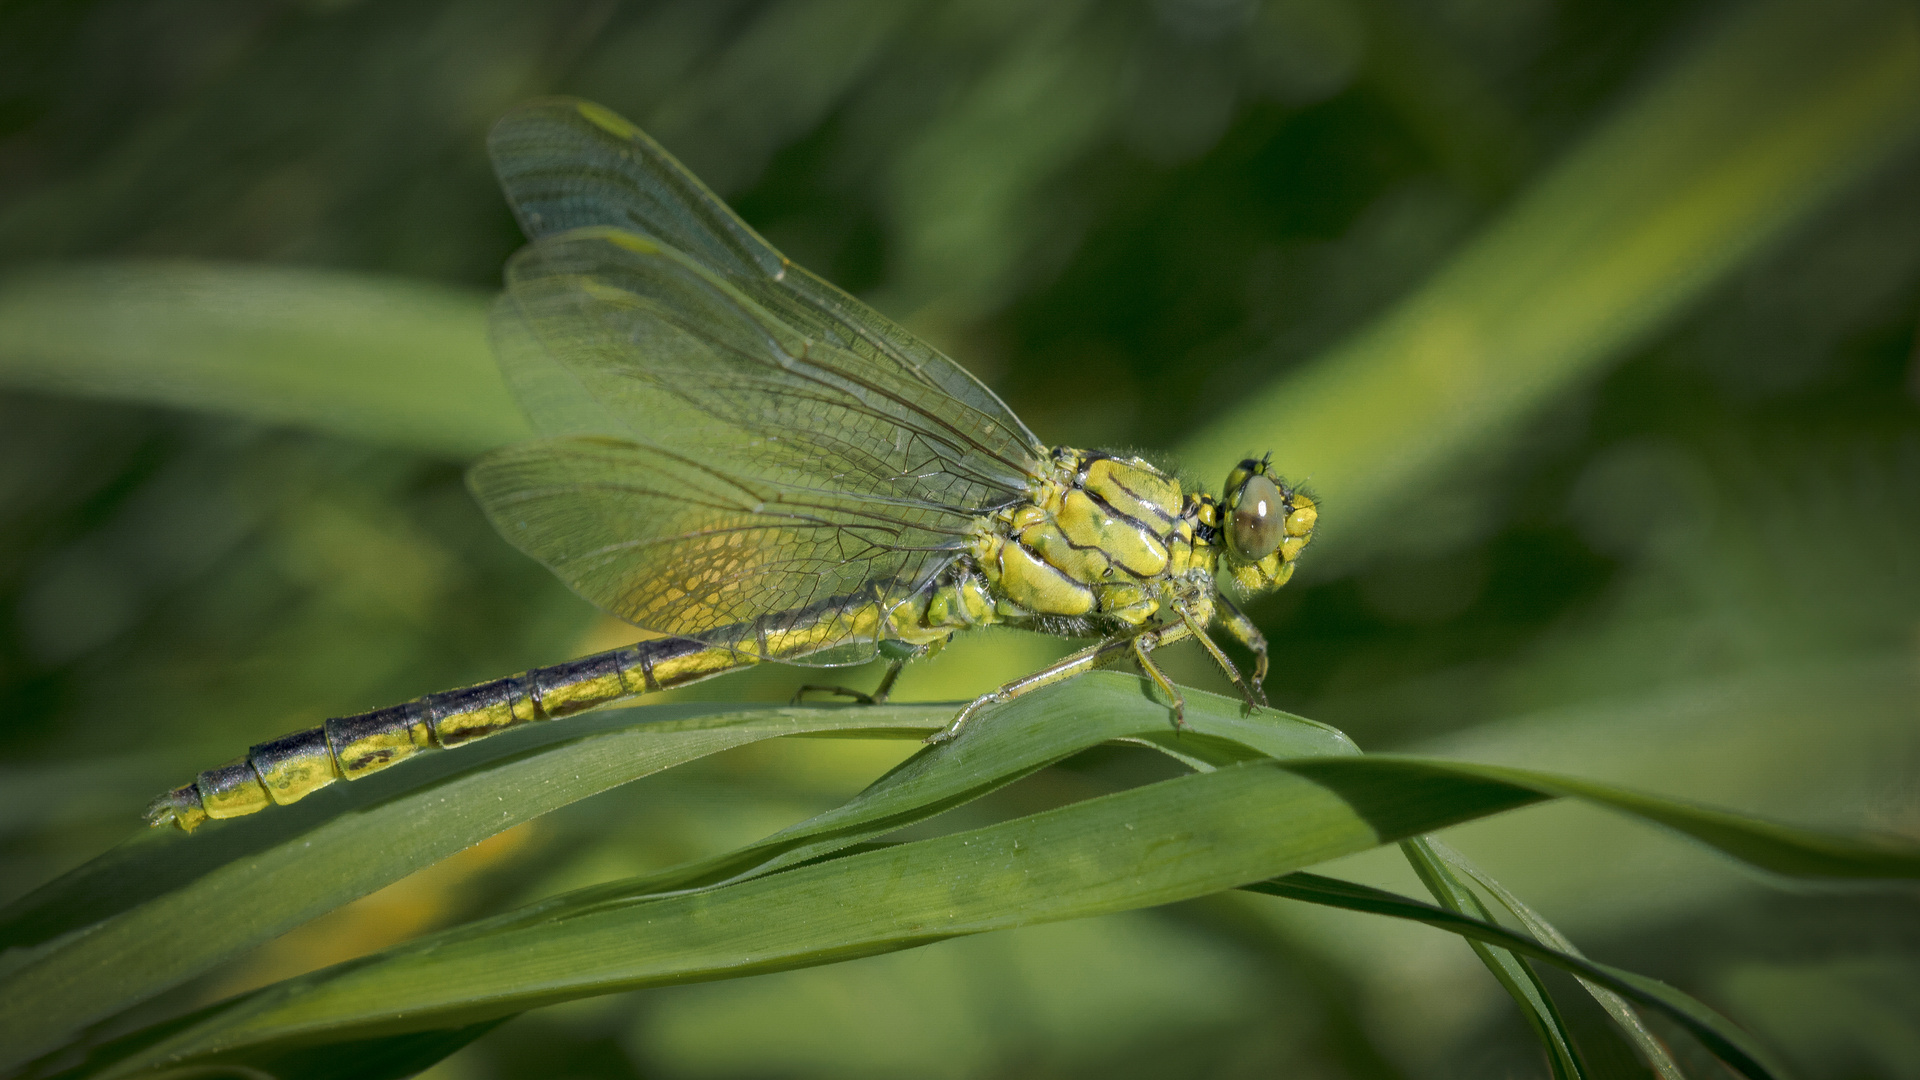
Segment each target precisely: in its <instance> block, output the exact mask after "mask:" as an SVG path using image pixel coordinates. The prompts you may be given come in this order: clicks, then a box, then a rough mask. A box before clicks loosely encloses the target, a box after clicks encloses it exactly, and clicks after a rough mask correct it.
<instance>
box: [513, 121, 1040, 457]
mask: <svg viewBox="0 0 1920 1080" xmlns="http://www.w3.org/2000/svg"><path fill="white" fill-rule="evenodd" d="M488 149H489V151H490V152H491V153H492V155H493V162H494V170H495V172H496V173H498V175H499V177H500V185H501V187H502V188H503V189H504V190H505V191H506V193H507V198H508V200H509V201H510V202H511V203H512V204H513V208H514V213H515V214H516V215H517V216H518V217H519V219H520V224H521V226H522V228H524V229H525V230H526V233H527V236H528V237H529V238H531V239H533V240H536V241H538V240H540V239H541V238H543V237H548V236H553V235H557V234H560V233H565V232H569V231H571V230H574V229H579V228H583V227H592V226H612V227H616V228H621V229H625V230H629V231H632V232H637V233H639V234H641V235H643V236H647V237H651V238H653V239H655V240H657V241H659V242H661V243H662V244H664V245H666V246H667V247H671V248H674V249H676V250H678V251H680V252H683V253H684V254H686V255H687V256H689V257H690V258H692V259H693V260H694V261H696V262H698V263H700V264H701V265H703V266H706V267H707V268H709V269H711V270H712V271H713V272H714V273H715V274H717V275H718V276H719V277H720V278H722V279H723V280H725V281H726V282H727V283H728V284H730V285H731V286H733V287H734V288H735V289H737V290H738V291H739V292H740V293H741V294H742V295H744V296H746V297H748V298H749V299H751V300H752V301H753V302H754V303H755V304H756V305H757V306H758V307H760V308H761V309H763V310H764V311H765V312H767V313H768V314H770V315H771V316H773V318H774V319H776V320H777V321H779V322H781V323H783V324H785V325H786V326H789V327H791V328H793V329H794V330H795V331H797V332H798V333H799V334H801V335H802V336H804V337H806V338H809V339H811V340H813V341H815V342H819V343H821V344H823V345H827V346H831V347H833V348H835V349H838V350H841V351H842V352H843V353H844V354H845V356H844V357H843V358H842V359H841V361H840V362H841V363H842V364H843V365H844V366H847V367H849V368H858V369H862V370H872V371H884V372H887V373H889V374H891V375H892V376H894V377H895V378H902V379H906V380H910V381H914V382H919V383H921V384H923V385H925V386H927V387H929V388H933V389H937V390H939V391H942V392H943V394H944V397H945V398H946V399H948V401H947V402H944V403H943V404H942V405H941V407H940V411H941V414H942V415H943V416H946V417H947V418H949V419H950V420H952V421H953V422H955V423H958V424H960V425H962V426H965V427H967V428H968V429H969V430H971V431H973V432H974V433H975V434H976V436H977V437H978V438H980V439H981V440H983V441H990V442H994V443H995V444H996V445H998V446H999V447H1000V449H1001V451H1002V453H1003V454H1004V455H1006V456H1019V455H1020V454H1025V455H1029V456H1032V455H1037V454H1039V453H1041V450H1040V444H1039V441H1038V440H1036V439H1035V438H1034V437H1033V433H1032V432H1030V431H1028V430H1027V428H1026V426H1025V425H1024V424H1022V423H1021V422H1020V420H1019V418H1018V417H1016V416H1014V414H1013V412H1012V410H1010V409H1008V408H1007V407H1006V405H1005V404H1004V403H1002V402H1001V401H1000V399H999V398H998V397H996V396H995V395H994V393H993V392H992V391H991V390H988V389H987V388H986V387H985V386H983V385H982V384H981V383H980V381H979V380H977V379H975V378H974V377H973V376H972V375H971V374H970V373H968V372H967V370H966V369H964V368H962V367H960V366H959V365H958V364H955V363H954V362H953V361H952V360H950V359H948V358H947V357H946V356H944V355H942V354H941V353H940V352H939V351H938V350H936V349H934V348H932V347H931V346H929V345H927V344H926V343H924V342H922V341H920V340H918V339H917V338H915V337H914V336H913V335H912V334H909V333H908V332H907V331H906V330H904V329H902V328H901V327H900V326H898V325H896V324H895V323H893V322H892V321H891V320H889V319H887V318H886V317H885V316H883V315H881V314H880V313H879V312H876V311H874V310H873V309H872V308H869V307H868V306H866V305H865V304H862V303H861V302H860V301H858V300H856V299H854V298H853V297H851V296H848V295H847V294H846V293H844V292H842V291H840V290H839V289H837V288H835V287H834V286H832V285H830V284H828V283H827V282H825V281H822V280H820V279H819V278H817V277H815V276H814V275H812V274H810V273H808V272H807V271H806V270H804V269H802V268H800V267H798V266H794V265H793V264H792V263H790V262H788V261H787V259H786V257H785V256H783V255H781V254H780V253H779V252H778V251H775V250H774V249H773V247H772V246H771V245H769V244H768V243H767V242H766V241H765V240H763V239H761V238H760V236H759V234H757V233H755V232H754V231H753V230H752V229H751V228H749V227H748V226H747V224H746V223H745V222H743V221H741V220H740V218H739V217H738V216H736V215H735V214H734V213H733V211H731V210H729V209H728V208H727V207H726V205H725V204H724V203H722V202H721V201H720V200H719V199H717V198H715V197H714V195H713V193H712V192H710V191H708V190H707V189H706V187H705V186H704V185H702V184H701V183H700V181H699V180H697V179H695V178H694V176H693V174H691V173H689V172H687V170H686V169H684V168H683V167H681V165H680V163H679V162H677V161H675V160H674V159H673V157H672V155H670V154H668V153H667V152H666V151H665V150H664V149H662V148H661V147H660V145H659V144H658V143H656V142H654V141H653V140H652V139H650V138H648V137H647V136H646V135H645V134H644V133H643V132H641V131H640V130H639V129H638V128H635V127H634V126H633V125H632V124H629V123H627V122H626V121H625V120H623V119H621V118H620V117H618V116H616V115H614V114H613V113H611V112H609V111H608V110H606V109H604V108H602V107H600V106H598V105H594V104H592V103H590V102H585V101H579V100H575V99H570V98H551V99H546V100H542V101H534V102H529V103H527V104H525V105H521V106H519V107H517V108H515V109H514V110H512V111H511V112H509V113H508V114H507V115H506V116H505V117H503V118H502V119H501V120H500V121H499V123H497V124H496V125H495V126H494V129H493V132H492V134H491V135H490V136H489V138H488ZM541 377H544V376H543V375H542V374H540V373H538V372H536V371H534V370H532V369H526V370H523V372H522V373H521V375H520V377H519V379H518V380H517V381H519V382H520V383H521V384H522V385H526V384H528V383H531V382H533V381H535V380H537V379H538V378H541ZM562 396H564V394H563V395H562ZM534 420H535V423H536V424H540V425H547V426H546V427H545V428H544V429H545V430H548V431H550V432H559V431H571V430H579V429H578V428H577V427H566V426H564V425H566V424H568V423H571V422H574V421H577V420H578V414H567V413H561V414H549V415H538V414H536V415H535V417H534Z"/></svg>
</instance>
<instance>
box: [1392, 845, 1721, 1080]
mask: <svg viewBox="0 0 1920 1080" xmlns="http://www.w3.org/2000/svg"><path fill="white" fill-rule="evenodd" d="M1424 843H1425V846H1426V847H1427V848H1428V849H1429V851H1430V852H1431V853H1432V855H1434V856H1436V857H1438V858H1439V859H1441V860H1444V862H1445V864H1446V866H1447V867H1448V868H1450V869H1452V870H1455V871H1458V872H1459V873H1461V874H1464V875H1466V876H1467V877H1468V878H1471V879H1472V880H1473V882H1474V883H1475V884H1477V885H1479V886H1480V887H1481V888H1483V889H1485V890H1487V892H1488V893H1490V894H1492V895H1493V898H1494V899H1495V900H1498V901H1499V902H1500V906H1502V907H1504V908H1506V909H1507V910H1508V911H1509V912H1512V913H1513V917H1514V918H1516V919H1518V920H1520V925H1521V926H1522V927H1524V928H1525V929H1526V931H1527V933H1529V934H1532V935H1533V937H1534V939H1535V940H1536V941H1539V942H1540V943H1541V944H1543V945H1547V946H1550V947H1552V948H1555V949H1558V950H1560V951H1561V952H1563V953H1566V954H1567V955H1569V956H1573V957H1577V958H1579V959H1583V960H1584V959H1586V956H1585V954H1583V953H1582V952H1581V951H1580V950H1579V949H1576V948H1574V945H1573V942H1571V941H1569V940H1568V939H1567V936H1566V935H1565V934H1562V933H1561V932H1560V931H1559V930H1557V929H1555V928H1554V926H1553V924H1552V923H1549V922H1548V921H1547V920H1546V919H1544V918H1542V917H1541V915H1540V913H1539V912H1537V911H1535V910H1533V908H1531V907H1529V906H1528V905H1527V904H1526V903H1525V902H1524V901H1522V900H1521V899H1520V898H1519V897H1518V896H1515V895H1514V894H1513V893H1512V891H1510V890H1509V889H1507V887H1506V886H1504V885H1501V884H1500V883H1499V882H1498V881H1495V880H1494V879H1493V877H1492V875H1490V874H1488V873H1487V872H1486V871H1484V870H1482V869H1480V868H1479V867H1477V866H1475V865H1474V864H1473V863H1472V862H1470V861H1468V859H1467V858H1466V857H1465V856H1463V855H1461V854H1460V853H1459V852H1457V851H1455V850H1453V849H1452V848H1450V847H1448V846H1447V845H1445V844H1442V843H1440V842H1439V841H1438V840H1428V841H1425V842H1424ZM1481 918H1482V919H1485V920H1486V921H1488V922H1492V921H1493V920H1492V918H1491V917H1489V916H1487V915H1484V914H1483V915H1482V916H1481ZM1580 985H1581V986H1584V987H1586V989H1587V992H1588V993H1589V994H1591V995H1593V999H1594V1000H1595V1001H1597V1002H1599V1003H1600V1007H1601V1008H1602V1009H1604V1010H1606V1013H1607V1015H1608V1016H1610V1017H1612V1018H1613V1022H1614V1023H1615V1024H1617V1025H1619V1027H1620V1030H1621V1031H1622V1032H1624V1033H1625V1034H1626V1036H1627V1039H1628V1041H1630V1042H1632V1043H1633V1045H1634V1046H1635V1047H1636V1048H1637V1049H1638V1050H1639V1051H1640V1056H1641V1058H1642V1059H1643V1060H1645V1061H1646V1063H1647V1065H1648V1066H1649V1067H1651V1068H1652V1069H1653V1071H1654V1072H1655V1073H1656V1074H1658V1075H1659V1077H1660V1080H1685V1077H1684V1076H1683V1075H1682V1073H1681V1072H1680V1063H1679V1062H1677V1061H1675V1060H1673V1055H1672V1054H1669V1053H1667V1048H1666V1047H1665V1046H1663V1045H1661V1043H1660V1040H1659V1039H1657V1038H1655V1037H1654V1034H1653V1032H1651V1031H1649V1030H1647V1025H1646V1024H1645V1023H1643V1022H1642V1021H1641V1019H1640V1014H1639V1013H1636V1012H1634V1011H1633V1006H1632V1005H1630V1004H1629V1003H1628V1002H1627V1000H1626V999H1625V998H1623V997H1621V996H1620V995H1618V994H1616V993H1614V992H1613V991H1611V990H1608V989H1606V988H1605V987H1603V986H1601V985H1599V984H1598V983H1594V982H1590V981H1588V980H1586V979H1581V980H1580Z"/></svg>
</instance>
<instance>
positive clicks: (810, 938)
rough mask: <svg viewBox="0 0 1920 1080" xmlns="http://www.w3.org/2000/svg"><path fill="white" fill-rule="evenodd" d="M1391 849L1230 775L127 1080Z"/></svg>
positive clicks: (378, 962)
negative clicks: (213, 1059) (301, 1044)
mask: <svg viewBox="0 0 1920 1080" xmlns="http://www.w3.org/2000/svg"><path fill="white" fill-rule="evenodd" d="M1142 704H1143V705H1144V704H1146V703H1144V702H1143V703H1142ZM1154 711H1156V712H1158V711H1159V710H1157V709H1156V710H1154ZM1156 719H1158V720H1160V722H1164V714H1162V715H1160V716H1158V717H1156ZM1447 809H1448V810H1449V811H1451V812H1450V813H1448V814H1446V815H1444V816H1447V817H1452V816H1453V814H1454V813H1458V812H1460V811H1461V808H1460V807H1457V806H1449V807H1448V808H1447ZM1379 842H1380V837H1379V836H1378V835H1377V834H1376V833H1375V832H1374V830H1373V829H1372V828H1371V827H1370V826H1369V825H1368V824H1367V822H1366V820H1365V819H1364V818H1363V817H1362V816H1360V815H1358V814H1356V813H1354V812H1353V810H1352V809H1351V808H1350V807H1348V806H1347V805H1346V804H1345V801H1344V800H1343V799H1341V798H1340V797H1339V796H1338V795H1336V794H1335V793H1334V792H1332V791H1331V790H1329V789H1327V788H1325V787H1323V786H1321V785H1319V784H1316V783H1314V782H1312V781H1310V780H1307V779H1305V778H1304V777H1300V776H1298V775H1296V774H1293V773H1291V772H1288V771H1287V770H1285V769H1283V768H1280V767H1279V766H1278V765H1276V764H1274V763H1268V762H1255V763H1249V764H1243V765H1236V766H1231V767H1228V768H1225V769H1220V770H1217V771H1215V772H1211V773H1204V774H1197V775H1191V776H1186V777H1181V778H1178V779H1174V780H1168V781H1163V782H1161V783H1156V784H1150V785H1147V786H1145V787H1141V788H1136V789H1133V790H1130V791H1126V792H1121V793H1119V794H1115V795H1108V796H1103V797H1100V798H1095V799H1089V800H1085V801H1083V802H1079V803H1075V804H1073V805H1071V806H1067V807H1064V808H1061V809H1058V810H1053V811H1049V812H1046V813H1041V814H1035V815H1031V816H1028V817H1023V818H1019V819H1016V820H1013V821H1009V822H1005V823H1002V824H999V825H994V826H990V827H988V828H984V829H976V830H971V831H967V832H962V833H958V834H953V835H949V836H943V837H939V838H937V839H932V840H924V841H919V842H915V843H909V844H902V845H899V846H897V847H893V848H888V849H885V850H879V851H867V852H863V853H860V854H856V855H850V856H847V857H845V858H840V859H834V860H830V861H828V862H824V863H816V864H813V865H808V866H803V867H798V868H794V869H791V870H787V871H786V872H783V873H778V874H772V875H768V876H764V877H758V878H754V879H751V880H747V881H743V882H740V883H738V884H734V885H729V886H725V887H722V888H718V889H714V890H710V891H704V892H697V893H691V894H681V895H676V896H670V897H666V898H661V899H651V900H647V899H641V900H635V901H630V902H627V903H622V904H605V903H596V904H593V905H591V906H589V907H587V908H586V909H585V910H583V911H581V912H579V913H578V914H573V913H567V914H566V917H553V918H549V919H546V920H544V921H541V922H538V923H536V924H533V925H522V924H519V923H518V922H517V921H516V920H513V919H506V920H502V922H501V924H500V925H501V929H499V930H498V931H497V932H489V929H490V928H489V927H488V926H487V925H485V924H482V925H480V926H477V927H473V928H465V929H462V930H461V931H458V932H456V933H453V934H448V935H437V936H434V937H430V938H427V939H423V940H422V941H420V942H418V943H416V944H414V945H411V946H406V947H402V948H400V949H397V950H393V951H391V952H389V953H386V954H383V955H381V956H379V957H377V958H374V959H370V960H368V961H364V962H361V963H357V964H349V965H342V966H341V967H338V968H334V969H330V970H329V971H327V972H323V973H316V974H315V975H314V976H310V977H306V978H303V979H296V980H291V981H289V982H287V983H283V984H280V985H279V986H277V987H274V988H269V989H268V990H266V991H264V992H261V993H259V994H256V995H253V996H251V997H248V998H244V999H242V1000H240V1001H238V1002H236V1003H235V1004H234V1006H233V1007H232V1008H230V1009H229V1010H227V1011H226V1012H224V1013H222V1014H220V1015H217V1016H214V1017H211V1018H210V1019H209V1020H208V1021H207V1022H205V1023H204V1024H202V1025H200V1026H199V1027H198V1028H196V1029H195V1030H193V1031H189V1032H186V1033H183V1034H181V1035H179V1036H176V1037H174V1038H172V1039H169V1040H167V1041H166V1042H163V1043H161V1044H159V1045H158V1046H156V1047H153V1048H150V1049H148V1050H147V1051H145V1052H143V1053H141V1054H139V1055H137V1056H135V1057H134V1058H132V1059H130V1060H128V1061H127V1062H125V1063H123V1064H122V1066H121V1067H120V1069H119V1070H116V1072H115V1073H114V1074H118V1072H123V1071H124V1072H130V1071H135V1070H137V1069H139V1068H142V1067H146V1066H149V1065H154V1064H159V1063H161V1062H164V1061H181V1062H185V1061H200V1060H208V1059H210V1058H211V1057H214V1056H218V1057H220V1058H221V1059H222V1060H228V1059H232V1060H248V1061H250V1060H253V1057H254V1055H255V1054H256V1053H266V1052H270V1051H272V1050H273V1049H274V1048H276V1047H279V1046H283V1045H290V1044H292V1043H295V1042H314V1041H333V1040H339V1039H358V1038H366V1037H371V1036H375V1035H380V1034H395V1033H399V1032H402V1031H407V1030H428V1029H444V1028H450V1027H455V1026H459V1025H463V1024H467V1023H477V1022H479V1021H482V1020H485V1019H489V1018H491V1017H495V1016H500V1015H505V1014H508V1013H512V1012H518V1011H521V1010H524V1009H528V1008H533V1007H537V1006H539V1005H543V1004H549V1003H553V1002H558V1001H563V1000H568V999H570V998H575V997H580V996H586V995H590V994H599V993H606V992H609V991H612V990H617V989H624V988H628V987H635V986H645V985H659V984H665V983H675V982H686V981H693V980H702V979H712V978H725V977H732V976H738V975H747V974H754V973H758V972H764V971H775V970H781V969H784V968H790V967H798V966H804V965H808V964H819V963H827V962H832V961H836V960H842V959H850V958H852V957H856V956H864V955H870V954H874V953H879V952H885V951H891V950H896V949H902V948H909V947H912V946H915V945H920V944H925V943H929V942H932V941H937V940H940V939H943V938H947V937H953V936H956V935H961V934H972V933H980V932H983V931H989V930H995V929H1002V928H1007V927H1012V926H1019V925H1025V924H1030V923H1038V922H1048V921H1054V920H1059V919H1069V918H1080V917H1085V916H1090V915H1098V914H1104V913H1108V912H1113V911H1121V910H1126V909H1130V908H1136V907H1142V906H1148V905H1154V904H1163V903H1169V902H1173V901H1176V900H1181V899H1187V898H1190V897H1194V896H1201V895H1206V894H1208V893H1211V892H1217V891H1219V890H1221V889H1225V888H1230V887H1233V886H1234V885H1238V884H1244V883H1247V882H1249V881H1253V880H1259V879H1262V878H1265V877H1269V876H1273V874H1274V873H1275V872H1278V871H1282V870H1286V869H1293V868H1298V867H1301V866H1306V865H1310V864H1312V863H1316V862H1320V861H1323V860H1325V859H1328V858H1333V857H1336V856H1338V855H1340V854H1345V853H1348V852H1352V851H1358V850H1364V849H1366V848H1369V847H1372V846H1374V845H1376V844H1377V843H1379ZM236 1054H238V1055H243V1056H241V1057H233V1055H236Z"/></svg>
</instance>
